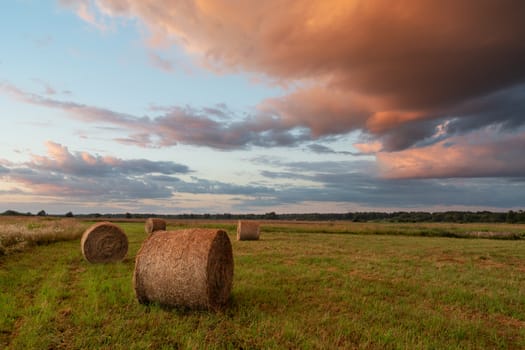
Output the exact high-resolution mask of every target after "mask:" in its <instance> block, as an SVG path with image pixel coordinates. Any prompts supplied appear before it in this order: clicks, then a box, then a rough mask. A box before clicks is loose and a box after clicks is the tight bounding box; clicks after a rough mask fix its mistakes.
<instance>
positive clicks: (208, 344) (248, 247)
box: [0, 222, 525, 349]
mask: <svg viewBox="0 0 525 350" xmlns="http://www.w3.org/2000/svg"><path fill="white" fill-rule="evenodd" d="M194 224H195V223H194ZM118 225H119V226H121V227H122V228H123V229H124V231H125V232H126V233H127V235H128V238H129V242H130V245H129V251H128V255H127V257H126V258H125V259H124V261H122V262H120V263H115V264H102V265H93V264H89V263H87V262H86V261H85V260H84V259H83V258H82V254H81V251H80V244H79V240H73V241H65V242H58V243H54V244H50V245H43V246H32V247H30V249H27V250H25V251H22V252H20V253H19V254H16V255H13V256H3V257H0V348H7V349H27V348H38V349H55V348H57V349H148V348H151V349H163V348H164V349H177V348H179V349H201V348H208V349H228V348H229V349H239V348H243V349H250V348H251V349H267V348H273V349H283V348H294V349H297V348H300V349H327V348H330V349H336V348H340V349H352V348H365V349H385V348H386V349H398V348H399V349H429V348H437V349H520V348H525V245H524V244H525V242H524V241H523V240H517V241H508V240H492V239H458V238H448V237H422V236H416V235H401V236H399V235H382V234H381V235H379V234H372V232H368V233H367V232H365V233H364V234H363V233H356V232H352V233H351V234H342V233H343V232H333V233H322V232H320V233H313V232H308V231H306V230H303V228H304V227H305V226H306V224H305V226H295V225H291V224H289V225H288V226H286V225H283V224H278V225H277V224H275V223H263V225H262V232H261V240H259V241H236V240H235V224H234V223H232V222H230V223H224V222H223V223H218V224H217V226H218V227H220V228H223V229H226V230H227V231H228V233H229V235H230V239H231V240H232V245H233V252H234V261H235V273H234V284H233V290H232V296H231V302H230V305H229V307H228V308H227V309H226V310H225V311H223V312H218V313H213V312H205V311H189V310H180V309H164V308H162V307H159V306H157V305H149V306H144V305H141V304H139V303H138V302H137V301H136V298H135V295H134V292H133V288H132V283H131V276H132V271H133V266H134V258H135V255H136V253H137V250H138V249H139V247H140V245H141V243H142V241H143V240H144V239H145V237H146V234H145V233H144V225H143V223H118ZM195 225H196V224H195ZM207 225H210V226H213V223H212V222H208V223H207ZM272 225H273V226H272ZM279 225H282V226H279ZM301 225H303V224H301ZM345 225H346V224H345ZM348 225H349V226H345V227H346V228H344V229H345V230H349V229H351V224H348ZM311 226H312V231H316V230H317V231H321V230H333V229H341V227H339V226H337V224H334V225H332V226H331V225H329V224H327V225H325V227H324V228H323V225H322V224H320V223H319V224H312V225H311ZM409 226H410V225H408V226H407V229H408V228H409ZM178 227H181V226H178V224H177V223H174V222H170V223H169V224H168V228H169V229H174V228H178ZM277 227H282V228H283V229H282V230H281V231H279V230H278V229H277ZM298 228H299V229H298ZM359 228H360V229H362V230H365V228H366V227H365V226H364V225H363V226H360V227H359ZM470 229H471V228H468V230H470ZM477 229H486V228H485V227H482V225H479V224H478V228H477ZM503 229H504V230H503ZM507 229H508V227H506V226H503V227H500V226H498V227H490V228H489V230H490V231H506V230H507ZM344 233H349V232H344Z"/></svg>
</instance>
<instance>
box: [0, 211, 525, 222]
mask: <svg viewBox="0 0 525 350" xmlns="http://www.w3.org/2000/svg"><path fill="white" fill-rule="evenodd" d="M0 215H9V216H34V215H36V216H47V215H48V214H47V213H46V212H45V211H44V210H41V211H39V212H38V213H37V214H31V213H20V212H17V211H15V210H6V211H5V212H3V213H2V214H0ZM53 216H64V217H73V216H75V217H78V218H96V219H98V218H108V219H145V218H148V217H159V218H165V219H193V220H298V221H303V220H304V221H334V220H345V221H354V222H369V221H376V222H378V221H383V222H459V223H467V222H494V223H496V222H506V223H525V211H523V210H518V211H513V210H510V211H508V212H490V211H477V212H471V211H445V212H435V213H429V212H423V211H410V212H406V211H398V212H392V213H386V212H354V213H352V212H349V213H305V214H277V213H275V212H269V213H265V214H230V213H224V214H173V215H172V214H166V215H159V214H133V213H122V214H100V213H92V214H77V215H74V214H73V213H72V212H71V211H69V212H67V213H65V214H63V215H53Z"/></svg>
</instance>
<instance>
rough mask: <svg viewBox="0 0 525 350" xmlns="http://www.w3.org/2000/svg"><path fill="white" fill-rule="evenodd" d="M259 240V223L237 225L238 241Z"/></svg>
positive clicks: (247, 222) (243, 222)
mask: <svg viewBox="0 0 525 350" xmlns="http://www.w3.org/2000/svg"><path fill="white" fill-rule="evenodd" d="M258 239H259V223H258V222H255V221H241V220H239V222H238V224H237V240H238V241H257V240H258Z"/></svg>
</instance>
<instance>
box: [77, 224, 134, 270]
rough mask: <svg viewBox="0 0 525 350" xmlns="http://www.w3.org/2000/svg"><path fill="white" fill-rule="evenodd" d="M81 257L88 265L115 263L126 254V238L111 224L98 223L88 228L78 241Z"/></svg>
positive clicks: (120, 230) (118, 228)
mask: <svg viewBox="0 0 525 350" xmlns="http://www.w3.org/2000/svg"><path fill="white" fill-rule="evenodd" d="M80 246H81V248H82V255H84V258H85V259H86V260H87V261H89V262H90V263H107V262H116V261H121V260H122V259H124V257H125V256H126V254H127V252H128V237H127V236H126V234H125V233H124V231H122V229H121V228H120V227H118V226H117V225H115V224H113V223H111V222H99V223H97V224H94V225H92V226H91V227H89V228H88V229H87V230H86V231H84V233H83V234H82V239H81V240H80Z"/></svg>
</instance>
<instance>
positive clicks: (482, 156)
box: [376, 133, 525, 179]
mask: <svg viewBox="0 0 525 350" xmlns="http://www.w3.org/2000/svg"><path fill="white" fill-rule="evenodd" d="M494 136H495V135H494V134H492V135H491V134H487V133H480V134H476V135H470V136H469V137H457V138H452V139H450V140H448V141H442V142H439V143H436V144H433V145H431V146H427V147H420V148H412V149H407V150H403V151H399V152H380V153H378V154H377V155H376V157H377V160H378V163H379V168H380V175H381V176H382V177H385V178H394V179H416V178H451V177H496V176H508V177H522V176H524V175H525V158H524V157H523V156H522V155H521V154H522V151H523V149H525V133H521V134H518V135H513V136H510V137H506V138H505V139H503V140H501V139H495V138H494Z"/></svg>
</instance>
